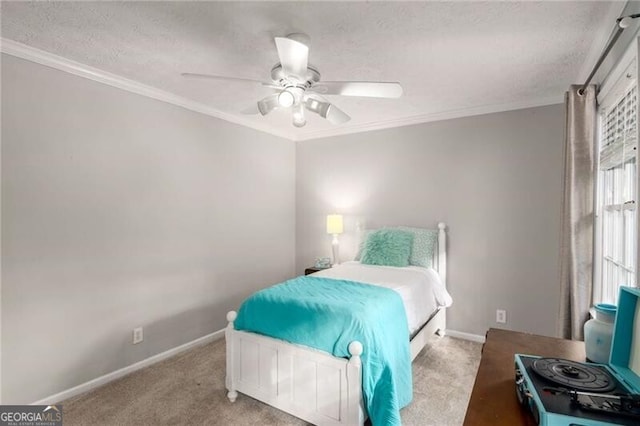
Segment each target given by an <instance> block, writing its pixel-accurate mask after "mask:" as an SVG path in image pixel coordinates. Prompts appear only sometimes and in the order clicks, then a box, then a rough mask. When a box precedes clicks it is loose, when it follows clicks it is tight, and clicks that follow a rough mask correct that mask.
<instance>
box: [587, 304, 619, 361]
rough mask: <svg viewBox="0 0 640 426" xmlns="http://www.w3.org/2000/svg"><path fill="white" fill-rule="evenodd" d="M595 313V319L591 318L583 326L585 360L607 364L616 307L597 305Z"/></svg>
mask: <svg viewBox="0 0 640 426" xmlns="http://www.w3.org/2000/svg"><path fill="white" fill-rule="evenodd" d="M595 311H596V316H595V318H591V319H590V320H589V321H587V322H586V323H585V324H584V345H585V351H586V353H587V360H589V361H592V362H597V363H600V364H608V363H609V357H610V355H611V338H612V337H613V323H614V321H615V319H616V311H617V307H616V306H615V305H609V304H606V303H598V304H597V305H596V306H595Z"/></svg>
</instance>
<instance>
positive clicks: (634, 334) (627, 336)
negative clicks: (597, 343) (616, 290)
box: [609, 287, 640, 393]
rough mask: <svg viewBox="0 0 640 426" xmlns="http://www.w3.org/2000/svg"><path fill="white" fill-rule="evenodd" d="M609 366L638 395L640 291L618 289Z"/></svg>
mask: <svg viewBox="0 0 640 426" xmlns="http://www.w3.org/2000/svg"><path fill="white" fill-rule="evenodd" d="M609 365H610V367H611V369H612V370H613V371H614V372H615V373H616V374H617V375H618V376H619V377H621V378H622V379H623V380H624V381H625V382H626V383H627V384H628V385H629V386H630V387H631V388H633V391H634V393H640V289H637V288H632V287H620V296H619V298H618V314H617V316H616V322H615V325H614V332H613V341H612V343H611V357H610V360H609Z"/></svg>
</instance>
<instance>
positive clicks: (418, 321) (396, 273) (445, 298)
mask: <svg viewBox="0 0 640 426" xmlns="http://www.w3.org/2000/svg"><path fill="white" fill-rule="evenodd" d="M314 275H315V276H318V277H326V278H337V279H343V280H350V281H356V282H361V283H367V284H373V285H378V286H382V287H387V288H390V289H393V290H395V291H397V292H398V293H399V294H400V296H401V297H402V301H403V302H404V309H405V311H406V312H407V322H408V323H409V333H410V334H411V335H413V333H415V332H416V331H418V329H420V327H422V325H424V323H425V322H427V320H428V319H429V318H430V317H431V315H432V314H433V313H434V312H435V311H436V309H437V308H439V307H441V306H451V303H452V299H451V295H450V294H449V293H448V292H447V289H446V288H445V286H444V285H443V284H442V281H441V280H440V276H439V275H438V273H437V272H436V271H435V270H433V269H431V268H422V267H419V266H407V267H405V268H396V267H391V266H375V265H363V264H361V263H360V262H356V261H351V262H345V263H342V264H340V265H335V266H334V267H333V268H329V269H324V270H322V271H319V272H316V273H315V274H314Z"/></svg>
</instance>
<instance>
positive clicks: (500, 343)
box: [464, 328, 586, 426]
mask: <svg viewBox="0 0 640 426" xmlns="http://www.w3.org/2000/svg"><path fill="white" fill-rule="evenodd" d="M518 353H519V354H525V355H538V356H544V357H555V358H566V359H570V360H573V361H580V362H584V361H585V358H586V356H585V352H584V343H583V342H575V341H571V340H562V339H556V338H553V337H544V336H537V335H535V334H527V333H518V332H515V331H508V330H499V329H496V328H492V329H489V331H488V332H487V339H486V342H485V344H484V346H483V348H482V358H481V359H480V367H479V368H478V374H477V375H476V382H475V384H474V385H473V392H472V393H471V399H470V400H469V406H468V407H467V414H466V416H465V419H464V425H468V426H472V425H473V426H475V425H491V426H497V425H509V426H517V425H526V426H529V425H531V426H534V425H535V423H534V421H533V417H532V416H531V415H530V414H529V413H527V412H526V411H525V410H523V409H522V408H521V407H520V404H519V403H518V399H517V397H516V387H515V369H514V363H515V361H514V355H515V354H518Z"/></svg>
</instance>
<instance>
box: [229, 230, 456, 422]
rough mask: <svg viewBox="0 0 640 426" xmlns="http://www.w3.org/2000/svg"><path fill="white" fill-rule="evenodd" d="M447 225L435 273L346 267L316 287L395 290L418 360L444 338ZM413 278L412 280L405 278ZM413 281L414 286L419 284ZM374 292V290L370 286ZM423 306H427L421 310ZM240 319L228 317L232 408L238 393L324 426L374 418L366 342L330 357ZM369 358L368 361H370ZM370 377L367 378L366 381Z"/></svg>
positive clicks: (430, 270)
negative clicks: (351, 284) (366, 387)
mask: <svg viewBox="0 0 640 426" xmlns="http://www.w3.org/2000/svg"><path fill="white" fill-rule="evenodd" d="M445 229H446V225H445V224H444V223H439V224H438V232H437V249H436V250H435V251H434V253H433V263H432V268H422V267H411V266H409V267H406V268H392V267H386V266H372V265H362V264H361V263H360V262H346V263H344V264H341V265H337V266H334V267H333V268H331V269H327V270H324V271H320V272H318V273H315V274H313V276H316V277H318V278H317V279H316V280H319V279H321V278H320V277H322V279H325V281H327V279H328V281H332V280H349V281H355V282H356V283H366V284H373V285H374V286H378V287H386V288H387V289H392V290H394V291H393V292H392V293H397V294H399V295H400V297H401V298H402V302H403V304H404V308H405V312H406V320H407V321H406V323H405V324H407V325H408V328H409V330H408V332H409V333H410V334H407V336H409V335H410V343H409V352H410V358H411V360H413V359H415V357H416V356H417V355H418V353H419V352H420V351H421V350H422V349H423V348H424V346H425V345H426V344H427V343H428V342H429V341H430V339H431V338H432V336H434V335H439V336H442V335H444V332H445V329H446V317H445V309H446V307H447V306H448V305H450V304H451V299H450V296H449V294H448V293H447V292H446V286H445V283H446V232H445ZM406 276H408V277H409V278H405V277H406ZM411 277H413V278H411ZM416 278H417V279H419V280H421V282H426V281H428V282H431V283H433V284H434V287H433V289H431V290H429V291H427V292H425V290H424V288H423V289H422V290H421V289H418V290H416V289H415V288H412V285H411V283H410V281H411V280H412V279H416ZM367 287H372V286H367ZM421 305H422V306H421ZM236 318H237V313H236V312H235V311H231V312H229V313H228V314H227V320H228V322H229V323H228V326H227V328H226V330H225V337H226V341H227V354H226V355H227V358H226V363H227V365H226V367H227V374H226V387H227V390H228V393H227V396H228V398H229V400H230V401H231V402H234V401H235V400H236V398H237V397H238V392H241V393H243V394H246V395H248V396H251V397H253V398H255V399H258V400H260V401H262V402H264V403H266V404H269V405H271V406H273V407H276V408H278V409H280V410H282V411H285V412H287V413H289V414H292V415H294V416H296V417H299V418H301V419H303V420H306V421H308V422H311V423H313V424H317V425H361V424H363V423H364V421H365V420H366V418H367V410H366V409H365V404H364V403H363V362H362V361H363V360H362V357H363V350H364V349H365V348H364V347H363V345H362V343H361V342H360V341H357V340H354V341H351V342H350V343H349V344H348V354H345V355H346V356H345V357H336V356H333V355H332V354H331V353H329V352H328V351H322V350H317V349H313V348H311V347H308V346H303V345H301V344H295V343H289V342H288V341H285V340H281V339H277V338H273V337H268V336H266V335H263V334H258V333H254V332H248V331H241V330H237V329H236V327H235V326H234V321H236ZM365 355H366V354H365ZM367 372H368V371H365V376H366V373H367Z"/></svg>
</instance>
